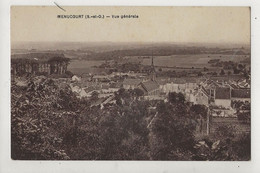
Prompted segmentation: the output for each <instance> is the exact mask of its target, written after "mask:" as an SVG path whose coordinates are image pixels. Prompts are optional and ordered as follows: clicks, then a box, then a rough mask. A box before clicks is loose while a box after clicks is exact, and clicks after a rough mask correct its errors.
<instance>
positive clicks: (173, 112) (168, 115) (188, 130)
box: [150, 102, 195, 160]
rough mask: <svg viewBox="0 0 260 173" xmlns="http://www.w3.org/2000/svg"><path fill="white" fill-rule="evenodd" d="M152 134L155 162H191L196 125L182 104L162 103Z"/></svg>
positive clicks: (152, 149) (152, 155)
mask: <svg viewBox="0 0 260 173" xmlns="http://www.w3.org/2000/svg"><path fill="white" fill-rule="evenodd" d="M157 107H158V114H157V117H155V118H154V121H153V124H152V129H151V133H150V145H151V157H152V159H153V160H182V159H184V160H189V158H190V154H191V152H192V150H193V145H194V136H193V131H194V128H195V126H194V124H192V123H191V121H190V117H188V114H187V113H188V112H187V109H185V106H183V105H181V104H175V105H172V104H168V103H164V102H161V103H160V104H159V105H158V106H157Z"/></svg>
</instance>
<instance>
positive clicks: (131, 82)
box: [123, 79, 142, 85]
mask: <svg viewBox="0 0 260 173" xmlns="http://www.w3.org/2000/svg"><path fill="white" fill-rule="evenodd" d="M141 82H142V80H140V79H125V80H124V81H123V85H138V84H139V83H141Z"/></svg>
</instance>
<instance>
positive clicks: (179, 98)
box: [168, 92, 185, 103]
mask: <svg viewBox="0 0 260 173" xmlns="http://www.w3.org/2000/svg"><path fill="white" fill-rule="evenodd" d="M168 99H169V102H170V103H184V101H185V97H184V95H183V94H182V93H181V92H179V93H176V92H170V93H169V94H168Z"/></svg>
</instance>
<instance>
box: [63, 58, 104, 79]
mask: <svg viewBox="0 0 260 173" xmlns="http://www.w3.org/2000/svg"><path fill="white" fill-rule="evenodd" d="M102 63H104V61H86V60H72V61H71V62H70V64H69V66H68V70H69V71H71V72H72V73H74V74H77V75H80V74H82V73H95V72H96V70H97V69H95V68H93V66H99V65H101V64H102Z"/></svg>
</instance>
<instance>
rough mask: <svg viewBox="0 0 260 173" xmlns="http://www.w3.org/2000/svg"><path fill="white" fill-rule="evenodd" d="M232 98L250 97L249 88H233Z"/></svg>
mask: <svg viewBox="0 0 260 173" xmlns="http://www.w3.org/2000/svg"><path fill="white" fill-rule="evenodd" d="M231 97H233V98H250V89H233V90H232V91H231Z"/></svg>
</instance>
